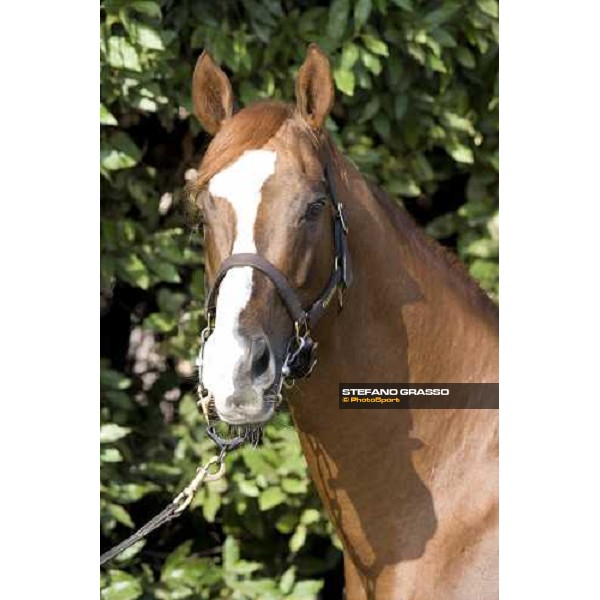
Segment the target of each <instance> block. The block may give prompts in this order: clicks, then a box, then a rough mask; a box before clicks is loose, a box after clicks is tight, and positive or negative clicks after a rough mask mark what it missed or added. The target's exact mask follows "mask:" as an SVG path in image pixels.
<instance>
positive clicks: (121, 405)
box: [100, 0, 498, 600]
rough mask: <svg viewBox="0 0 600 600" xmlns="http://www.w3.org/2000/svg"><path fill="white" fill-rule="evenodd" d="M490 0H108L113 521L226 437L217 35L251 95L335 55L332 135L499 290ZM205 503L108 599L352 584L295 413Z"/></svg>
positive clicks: (158, 494)
mask: <svg viewBox="0 0 600 600" xmlns="http://www.w3.org/2000/svg"><path fill="white" fill-rule="evenodd" d="M497 17H498V3H497V2H496V0H476V1H457V0H445V1H443V2H436V1H420V0H366V1H365V0H358V1H354V0H352V1H351V0H335V1H334V2H331V3H327V2H312V1H301V2H291V1H285V0H262V1H258V0H244V1H236V2H209V1H202V0H181V1H177V2H175V1H171V0H131V1H126V0H110V1H109V0H106V1H104V2H102V3H101V82H102V88H101V102H102V103H101V106H100V123H101V164H100V169H101V197H102V204H101V243H102V248H101V256H102V263H101V289H102V295H101V374H102V381H101V389H102V400H101V421H102V426H101V493H102V500H101V509H102V513H101V535H102V540H101V541H102V547H103V549H106V548H107V547H108V546H110V545H112V544H114V543H116V542H117V541H119V540H120V539H122V538H123V537H125V536H127V535H128V534H129V533H131V531H132V528H133V527H138V526H139V525H141V524H142V523H143V522H144V520H145V519H147V518H149V517H151V516H153V515H154V514H155V513H156V512H158V511H159V510H160V509H161V508H162V507H163V506H164V505H165V504H166V503H167V502H168V501H169V500H170V499H171V497H172V496H173V495H174V494H175V493H176V492H177V491H179V490H180V489H181V488H182V486H183V485H184V484H185V483H186V482H187V480H189V479H190V478H191V477H192V475H193V473H194V471H195V469H196V467H197V465H198V463H199V462H200V461H201V460H206V459H207V458H208V457H209V456H210V455H211V454H212V452H213V448H212V444H211V443H210V442H209V441H207V440H206V439H205V436H204V426H203V423H202V420H201V419H200V417H199V415H198V413H197V410H196V407H195V397H194V384H195V381H196V376H195V373H194V357H195V355H196V354H197V351H198V334H199V332H200V330H201V329H202V326H203V316H202V301H203V284H202V280H203V279H202V278H203V275H202V246H201V236H200V235H199V233H198V231H197V228H195V227H194V226H193V223H192V224H191V226H190V223H189V219H187V218H186V217H185V211H184V210H183V205H184V202H183V198H182V194H181V190H182V187H183V185H184V183H185V174H186V171H187V170H188V169H190V168H193V167H195V166H197V164H198V161H199V160H200V158H201V155H202V151H203V149H204V148H205V147H206V145H207V143H208V141H209V140H208V137H207V135H206V134H205V133H204V132H203V131H202V130H201V128H200V126H199V125H198V123H197V122H196V121H195V119H194V117H193V116H191V115H190V111H191V105H190V81H191V74H192V70H193V67H194V64H195V61H196V58H197V57H198V55H199V54H200V52H201V51H202V49H204V48H207V49H209V50H210V51H211V53H212V55H213V57H214V58H215V59H216V60H217V62H219V63H220V64H221V65H222V66H223V68H224V69H225V70H226V72H227V73H228V74H229V75H230V77H231V81H232V84H233V88H234V91H235V93H236V98H237V100H238V102H239V104H240V105H245V104H248V103H250V102H252V101H254V100H257V99H261V98H270V97H274V98H281V99H285V100H290V101H291V100H293V82H294V76H295V73H296V72H297V69H298V67H299V66H300V64H301V63H302V61H303V58H304V53H305V49H306V46H307V44H308V43H309V42H312V41H316V42H318V43H319V44H320V45H321V47H322V48H323V49H324V50H325V51H326V52H327V53H328V54H329V56H330V58H331V61H332V66H333V69H334V77H335V84H336V94H337V101H336V104H335V107H334V110H333V113H332V115H331V118H330V119H329V120H328V123H327V126H328V128H329V129H330V131H331V132H332V133H333V135H334V136H335V138H336V140H337V143H338V144H339V146H340V147H341V148H343V150H344V152H345V153H346V155H347V156H349V157H350V158H351V159H352V160H353V161H354V162H355V163H356V164H357V165H358V166H359V167H360V169H361V170H362V171H363V173H364V174H365V175H367V176H369V177H370V178H372V179H374V180H375V181H377V182H378V183H379V184H380V185H381V186H382V187H384V188H385V189H386V190H387V191H388V192H389V193H390V194H392V195H393V196H394V197H395V198H396V199H397V200H398V202H399V203H401V204H403V205H404V206H405V207H406V209H407V210H408V211H409V212H410V213H411V214H412V215H413V216H414V217H415V219H416V220H417V222H418V223H419V224H421V225H423V226H424V227H426V228H427V230H428V231H429V232H430V233H431V235H433V236H435V237H436V238H438V239H439V240H440V241H441V242H442V243H443V244H445V245H447V246H449V247H451V248H453V249H454V250H455V251H456V252H457V253H458V254H459V255H460V257H461V258H462V259H463V260H464V261H465V262H466V263H467V265H468V266H469V269H470V272H471V273H472V275H473V276H474V277H475V278H476V279H477V280H479V281H480V283H481V285H482V286H483V287H484V288H485V289H486V290H487V291H488V293H489V294H490V295H491V296H492V297H493V298H497V294H498V18H497ZM228 466H229V472H228V476H227V477H226V479H224V480H222V481H219V482H215V483H211V484H209V485H207V486H206V487H205V488H204V489H202V490H201V492H200V493H199V494H198V496H197V497H196V499H195V501H194V504H193V506H192V510H189V511H188V512H187V513H186V514H185V515H184V516H183V517H182V518H181V519H179V520H178V521H176V522H173V523H171V524H170V525H168V526H167V527H165V528H164V529H163V530H161V531H159V532H157V533H155V534H153V535H152V536H151V537H150V539H149V540H148V541H146V542H142V543H140V544H138V545H136V546H135V547H134V548H132V550H131V551H128V552H127V553H126V554H125V555H123V556H122V557H120V558H119V559H118V560H116V561H114V562H113V563H112V564H111V565H109V566H108V568H107V569H105V570H103V571H102V578H101V584H102V597H103V598H104V599H105V600H133V599H135V598H159V599H173V600H175V599H180V598H181V599H183V598H231V599H245V598H261V599H269V598H272V599H275V598H293V599H296V600H300V599H310V598H318V597H326V598H336V597H341V596H340V594H341V577H342V571H341V553H340V551H339V543H338V542H337V540H336V539H335V536H334V535H333V534H332V531H331V527H330V525H329V524H328V522H327V520H326V518H325V516H324V514H323V512H322V510H321V506H320V504H319V501H318V499H317V498H316V496H315V493H314V490H313V489H312V487H311V484H310V482H309V480H308V477H307V473H306V468H305V463H304V459H303V457H302V454H301V452H300V450H299V446H298V442H297V437H296V434H295V432H294V430H293V428H292V426H291V423H290V420H289V417H288V415H287V414H285V413H284V414H282V415H280V416H278V417H277V419H276V420H275V422H274V423H273V424H271V425H270V426H269V427H268V428H267V430H266V434H265V443H264V445H263V446H262V447H261V448H259V449H258V450H242V451H240V452H238V453H236V454H235V455H233V456H230V457H229V459H228Z"/></svg>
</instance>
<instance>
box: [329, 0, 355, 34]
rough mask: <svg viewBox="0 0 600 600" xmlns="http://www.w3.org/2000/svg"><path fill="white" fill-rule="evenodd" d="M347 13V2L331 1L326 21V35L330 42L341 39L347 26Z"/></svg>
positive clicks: (346, 0)
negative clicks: (330, 39)
mask: <svg viewBox="0 0 600 600" xmlns="http://www.w3.org/2000/svg"><path fill="white" fill-rule="evenodd" d="M349 11H350V3H349V0H333V2H332V3H331V6H330V7H329V18H328V20H327V35H328V37H330V38H332V40H334V41H336V42H337V41H339V40H341V39H342V37H343V35H344V31H345V30H346V26H347V24H348V13H349Z"/></svg>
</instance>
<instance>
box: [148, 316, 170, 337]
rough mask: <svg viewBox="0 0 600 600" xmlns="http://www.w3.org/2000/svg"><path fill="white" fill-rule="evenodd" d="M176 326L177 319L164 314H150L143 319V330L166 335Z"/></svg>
mask: <svg viewBox="0 0 600 600" xmlns="http://www.w3.org/2000/svg"><path fill="white" fill-rule="evenodd" d="M176 326H177V318H176V317H174V316H172V315H165V314H164V313H152V314H151V315H148V316H147V317H146V318H145V319H144V328H145V329H153V330H154V331H159V332H160V333H167V332H168V331H171V330H172V329H174V328H175V327H176Z"/></svg>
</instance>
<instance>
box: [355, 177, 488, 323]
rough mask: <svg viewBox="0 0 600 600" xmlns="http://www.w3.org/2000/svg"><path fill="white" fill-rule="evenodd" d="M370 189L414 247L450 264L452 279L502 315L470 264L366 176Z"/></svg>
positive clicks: (481, 304) (485, 308)
mask: <svg viewBox="0 0 600 600" xmlns="http://www.w3.org/2000/svg"><path fill="white" fill-rule="evenodd" d="M366 182H367V185H368V187H369V191H370V192H371V193H372V194H373V197H374V198H375V200H376V201H377V202H378V204H379V205H380V206H381V207H382V208H383V209H384V210H385V212H386V213H387V215H388V216H389V219H390V222H391V223H393V224H394V225H395V226H396V228H397V229H398V231H399V232H400V233H401V234H402V236H403V238H404V239H406V240H407V241H408V242H409V243H411V245H412V246H413V248H415V249H416V250H417V251H420V252H421V253H422V254H423V255H424V258H425V259H426V260H429V261H430V262H431V261H433V262H438V263H441V264H442V265H443V266H444V267H446V272H447V274H448V275H449V278H448V279H449V282H450V283H451V284H453V285H454V287H455V288H456V289H458V290H462V291H463V292H465V293H466V296H467V299H469V300H470V301H471V302H472V303H473V304H474V305H475V306H477V307H479V308H480V309H481V310H482V311H483V312H485V313H487V314H489V315H490V316H491V317H492V318H494V319H496V320H497V319H498V306H497V305H496V303H495V302H494V301H493V300H492V299H491V298H490V297H489V296H488V295H487V293H486V292H485V291H484V290H483V289H482V288H481V287H480V286H479V284H478V283H477V282H476V281H475V280H474V279H473V277H472V276H471V274H470V273H469V271H468V269H467V267H466V265H465V264H464V263H463V262H462V261H461V259H460V258H459V257H458V256H457V255H456V254H455V253H454V252H452V251H451V250H449V249H448V248H446V247H444V246H442V245H441V244H440V243H439V242H437V241H436V240H434V239H433V238H432V237H431V236H430V235H429V234H427V232H426V231H425V230H424V229H423V228H422V227H419V226H418V225H417V224H416V223H415V221H414V219H413V218H412V216H411V215H410V214H409V213H408V211H406V210H405V209H403V208H401V207H400V206H398V204H397V202H395V201H394V200H393V198H392V197H391V196H390V195H389V194H388V193H387V192H385V191H384V190H382V189H381V188H380V187H379V186H377V185H375V184H374V183H372V182H371V181H368V180H366Z"/></svg>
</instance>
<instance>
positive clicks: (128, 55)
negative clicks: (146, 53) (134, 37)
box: [106, 36, 142, 72]
mask: <svg viewBox="0 0 600 600" xmlns="http://www.w3.org/2000/svg"><path fill="white" fill-rule="evenodd" d="M106 62H107V63H108V64H109V65H110V66H111V67H114V68H115V69H129V70H130V71H137V72H141V70H142V65H141V63H140V58H139V56H138V53H137V50H136V49H135V48H134V47H133V46H132V45H131V44H130V43H129V42H128V41H127V40H126V39H125V38H124V37H117V36H112V37H110V38H108V43H107V45H106Z"/></svg>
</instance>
